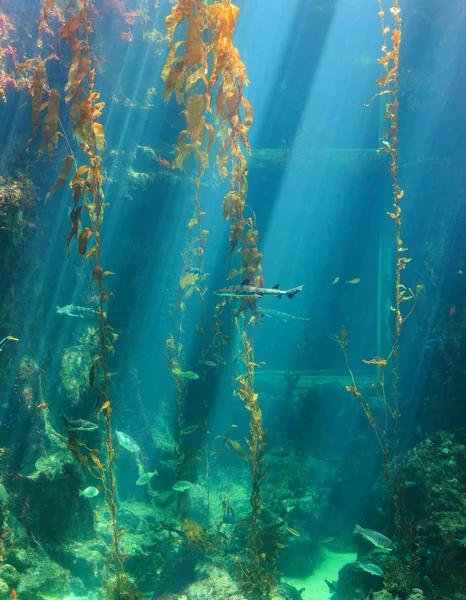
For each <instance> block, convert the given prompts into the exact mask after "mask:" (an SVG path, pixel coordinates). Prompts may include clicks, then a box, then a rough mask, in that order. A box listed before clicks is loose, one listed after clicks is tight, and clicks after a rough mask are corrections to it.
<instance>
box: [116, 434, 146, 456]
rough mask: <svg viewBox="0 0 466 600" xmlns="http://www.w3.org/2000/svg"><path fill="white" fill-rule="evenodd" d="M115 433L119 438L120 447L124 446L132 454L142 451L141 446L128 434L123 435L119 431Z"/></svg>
mask: <svg viewBox="0 0 466 600" xmlns="http://www.w3.org/2000/svg"><path fill="white" fill-rule="evenodd" d="M115 433H116V436H117V438H118V441H119V442H120V445H121V446H123V448H126V450H129V451H130V452H139V451H140V450H141V448H139V446H138V445H137V444H136V442H135V441H134V440H133V438H131V437H130V436H129V435H127V434H126V433H123V432H122V431H118V430H116V431H115Z"/></svg>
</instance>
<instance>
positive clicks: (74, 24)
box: [58, 8, 87, 41]
mask: <svg viewBox="0 0 466 600" xmlns="http://www.w3.org/2000/svg"><path fill="white" fill-rule="evenodd" d="M86 21H87V10H86V9H85V8H83V9H82V10H81V11H80V12H79V13H77V14H75V15H73V16H72V17H71V18H70V20H69V21H67V22H66V23H65V24H64V25H63V27H62V28H61V30H60V33H59V34H58V41H60V40H62V39H66V40H68V39H69V38H70V36H71V35H72V34H73V33H76V32H77V31H78V29H79V28H80V27H81V26H82V25H84V23H86Z"/></svg>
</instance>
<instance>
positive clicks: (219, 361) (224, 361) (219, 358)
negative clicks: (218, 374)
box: [213, 352, 227, 367]
mask: <svg viewBox="0 0 466 600" xmlns="http://www.w3.org/2000/svg"><path fill="white" fill-rule="evenodd" d="M213 356H214V358H215V360H216V361H217V363H218V364H219V365H223V366H225V367H226V364H227V361H226V360H225V359H224V358H222V357H221V356H220V354H217V353H216V352H214V355H213Z"/></svg>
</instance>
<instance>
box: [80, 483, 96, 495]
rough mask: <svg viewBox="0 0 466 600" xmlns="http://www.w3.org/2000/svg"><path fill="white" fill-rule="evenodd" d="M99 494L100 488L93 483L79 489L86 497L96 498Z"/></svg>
mask: <svg viewBox="0 0 466 600" xmlns="http://www.w3.org/2000/svg"><path fill="white" fill-rule="evenodd" d="M98 494H99V490H98V489H97V488H96V487H94V486H93V485H91V486H90V487H87V488H86V489H85V490H79V495H80V496H84V497H85V498H95V497H96V496H97V495H98Z"/></svg>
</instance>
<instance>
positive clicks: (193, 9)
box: [165, 0, 205, 45]
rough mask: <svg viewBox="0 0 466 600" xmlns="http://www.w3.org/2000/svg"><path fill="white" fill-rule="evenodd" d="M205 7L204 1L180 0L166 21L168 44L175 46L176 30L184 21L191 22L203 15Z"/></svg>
mask: <svg viewBox="0 0 466 600" xmlns="http://www.w3.org/2000/svg"><path fill="white" fill-rule="evenodd" d="M204 11H205V6H204V5H203V3H202V0H179V1H178V3H177V4H175V6H174V7H173V8H172V12H171V14H170V15H168V17H167V18H166V19H165V27H166V28H167V31H168V35H167V41H168V44H169V45H171V44H173V39H174V37H175V29H176V28H177V27H178V25H179V24H180V23H182V22H183V21H189V20H190V19H192V18H194V17H195V16H196V15H200V14H203V12H204Z"/></svg>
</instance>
